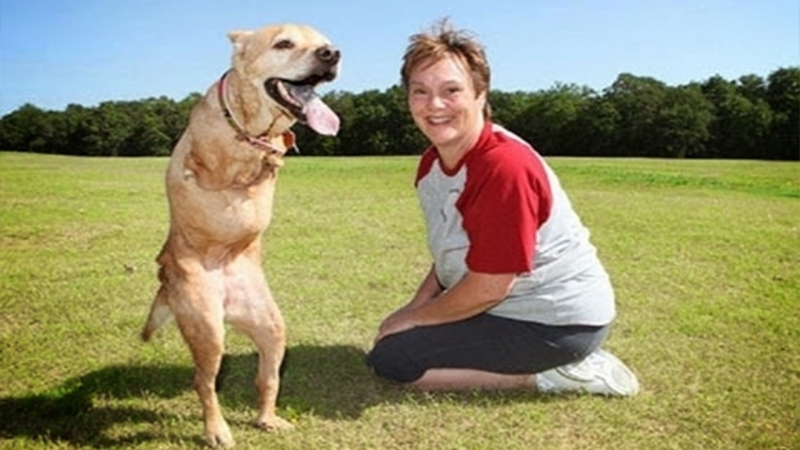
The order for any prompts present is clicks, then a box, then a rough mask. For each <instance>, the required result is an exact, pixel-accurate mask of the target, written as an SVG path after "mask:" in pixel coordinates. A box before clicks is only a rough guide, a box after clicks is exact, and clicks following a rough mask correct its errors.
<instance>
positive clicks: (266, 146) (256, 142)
mask: <svg viewBox="0 0 800 450" xmlns="http://www.w3.org/2000/svg"><path fill="white" fill-rule="evenodd" d="M228 73H230V70H228V71H227V72H225V73H224V74H222V77H220V79H219V83H217V97H219V105H220V107H221V108H222V113H223V114H224V115H225V119H226V120H227V121H228V123H229V124H230V126H231V128H233V129H234V130H235V131H236V137H237V138H238V139H239V140H242V141H246V142H247V143H249V144H250V145H252V146H253V147H256V148H259V149H261V150H264V151H266V152H268V153H270V154H272V155H281V156H282V155H283V154H284V153H285V152H284V151H282V150H281V149H279V148H278V147H276V146H274V145H272V144H270V143H269V141H268V140H267V139H266V138H267V137H268V136H267V135H268V133H269V130H267V131H266V132H264V133H263V134H261V135H260V136H253V135H251V134H249V133H247V131H245V129H244V127H243V126H242V125H241V124H240V123H239V121H238V120H236V117H234V115H233V114H232V113H231V110H230V108H228V103H227V101H226V98H227V97H226V96H227V91H226V89H225V87H226V85H227V83H226V79H227V77H228ZM283 143H284V145H285V146H286V148H287V149H290V148H294V149H295V151H297V152H298V153H299V152H300V150H299V149H298V148H297V145H296V144H295V136H294V132H292V130H286V131H285V132H284V133H283Z"/></svg>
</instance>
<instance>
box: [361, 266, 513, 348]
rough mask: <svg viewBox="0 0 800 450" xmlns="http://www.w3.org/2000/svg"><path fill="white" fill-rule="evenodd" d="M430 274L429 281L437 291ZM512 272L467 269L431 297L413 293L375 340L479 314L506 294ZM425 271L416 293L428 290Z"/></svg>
mask: <svg viewBox="0 0 800 450" xmlns="http://www.w3.org/2000/svg"><path fill="white" fill-rule="evenodd" d="M435 276H436V275H435V273H434V274H433V282H434V283H436V287H437V289H439V290H441V288H440V287H439V286H438V282H437V281H436V279H435ZM515 277H516V275H515V274H513V273H505V274H486V273H478V272H467V275H466V276H465V277H464V278H463V279H462V280H461V281H459V282H458V283H456V285H455V286H453V288H452V289H450V290H448V291H445V292H444V293H441V294H440V295H437V296H435V297H426V296H425V295H418V296H415V297H414V299H413V300H412V301H411V302H409V304H407V305H406V306H404V307H403V308H401V309H400V310H398V311H396V312H395V313H394V314H392V315H391V316H389V317H388V318H386V320H384V321H383V323H382V324H381V326H380V328H379V330H378V337H377V338H376V340H379V339H381V338H384V337H386V336H388V335H390V334H394V333H399V332H401V331H406V330H409V329H411V328H414V327H420V326H428V325H437V324H440V323H448V322H456V321H458V320H463V319H467V318H470V317H472V316H474V315H476V314H480V313H482V312H484V311H486V310H488V309H490V308H491V307H493V306H494V305H496V304H498V303H500V302H501V301H502V300H503V299H504V298H505V297H506V296H507V295H508V293H509V291H510V290H511V287H512V286H513V284H514V279H515ZM430 278H431V274H430V273H429V274H428V277H426V279H425V281H424V282H423V284H422V285H421V286H420V290H419V291H418V293H419V292H423V293H424V292H429V291H427V288H431V286H430V285H429V283H430V281H431V280H430Z"/></svg>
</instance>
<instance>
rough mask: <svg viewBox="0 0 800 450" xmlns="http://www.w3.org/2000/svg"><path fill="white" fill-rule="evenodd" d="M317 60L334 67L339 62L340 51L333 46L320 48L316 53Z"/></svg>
mask: <svg viewBox="0 0 800 450" xmlns="http://www.w3.org/2000/svg"><path fill="white" fill-rule="evenodd" d="M316 55H317V59H319V60H320V61H322V62H324V63H327V64H330V65H334V64H336V63H338V62H339V56H340V54H339V50H337V49H336V47H334V46H332V45H326V46H324V47H320V48H318V49H317V51H316Z"/></svg>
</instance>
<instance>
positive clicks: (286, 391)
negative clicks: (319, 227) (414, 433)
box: [0, 345, 405, 448]
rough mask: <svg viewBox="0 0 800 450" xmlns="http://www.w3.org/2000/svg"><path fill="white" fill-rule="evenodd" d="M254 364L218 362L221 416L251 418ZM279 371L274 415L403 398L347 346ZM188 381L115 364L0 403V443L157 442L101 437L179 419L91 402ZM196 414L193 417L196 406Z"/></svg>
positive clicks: (174, 370)
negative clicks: (244, 413) (239, 410)
mask: <svg viewBox="0 0 800 450" xmlns="http://www.w3.org/2000/svg"><path fill="white" fill-rule="evenodd" d="M257 360H258V356H257V355H256V354H255V353H251V354H242V355H227V356H226V357H225V360H224V362H223V367H222V370H221V371H220V376H219V377H218V380H217V381H218V388H221V390H220V403H221V404H222V407H223V411H224V409H225V408H226V407H237V406H247V407H250V408H253V413H254V414H255V408H256V393H255V388H254V387H253V379H254V377H255V374H256V370H257V367H256V363H257ZM282 372H283V376H282V379H281V394H280V398H279V408H281V412H282V413H283V412H284V411H286V410H288V411H289V412H290V413H291V414H313V415H316V416H321V417H325V418H330V419H338V420H342V419H343V420H354V419H357V418H358V417H360V416H361V414H362V413H363V412H364V410H365V409H367V408H368V407H369V406H370V405H374V404H377V403H381V402H386V401H387V400H388V401H400V400H401V399H402V398H403V397H404V395H405V394H404V391H403V390H402V389H400V388H398V387H397V386H393V385H390V384H387V383H382V382H378V381H377V380H376V379H375V377H373V376H372V374H371V373H370V372H369V370H368V369H367V367H366V366H365V364H364V351H363V350H361V349H359V348H356V347H354V346H343V345H336V346H315V345H299V346H294V347H291V348H289V349H288V351H287V355H286V358H285V361H284V365H283V368H282ZM191 378H192V368H191V367H190V366H188V365H187V366H178V365H144V366H129V365H116V366H109V367H106V368H103V369H99V370H96V371H93V372H90V373H88V374H86V375H83V376H81V377H77V378H73V379H70V380H67V381H66V382H64V383H63V384H61V385H58V386H56V387H54V388H52V389H50V390H48V391H47V392H45V393H43V394H36V395H28V396H19V397H14V396H10V397H3V398H0V439H9V438H19V437H25V438H29V439H31V440H34V441H38V440H49V441H66V442H69V443H71V444H73V445H74V446H83V445H91V446H94V447H99V448H108V447H118V446H121V445H127V444H135V443H140V442H144V441H148V440H152V439H157V438H158V437H157V436H156V435H154V434H151V433H148V432H140V433H139V434H136V435H134V436H127V437H124V438H111V437H108V436H107V434H106V433H104V431H106V430H108V429H110V428H112V427H113V426H114V425H115V424H118V423H158V422H161V421H165V420H166V421H169V417H166V416H178V415H179V413H175V414H172V413H170V412H168V411H163V410H161V409H159V411H155V410H153V409H148V408H146V407H144V406H130V405H126V406H116V405H119V404H122V405H125V402H119V401H117V402H97V401H96V400H97V399H114V400H125V399H134V398H140V397H143V396H145V395H148V396H155V397H159V398H167V399H169V398H174V397H177V396H179V395H183V394H185V393H186V392H187V391H190V390H191ZM226 386H228V388H227V389H226ZM234 386H235V388H234ZM131 403H133V402H131ZM108 404H113V405H115V406H108ZM101 405H105V406H101ZM197 412H198V414H199V413H200V411H199V406H198V411H197Z"/></svg>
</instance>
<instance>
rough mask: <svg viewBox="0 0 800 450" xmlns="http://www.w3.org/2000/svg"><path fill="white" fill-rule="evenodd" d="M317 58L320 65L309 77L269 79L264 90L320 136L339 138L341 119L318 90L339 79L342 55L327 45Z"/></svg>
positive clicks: (318, 53)
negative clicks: (317, 87) (321, 85)
mask: <svg viewBox="0 0 800 450" xmlns="http://www.w3.org/2000/svg"><path fill="white" fill-rule="evenodd" d="M314 56H315V58H316V61H317V64H316V67H315V68H314V69H313V70H312V71H311V73H310V74H309V75H308V76H307V77H305V78H303V79H300V80H287V79H283V78H269V79H267V81H266V82H264V89H265V90H266V91H267V94H268V95H269V96H270V97H272V98H273V99H274V100H275V101H276V102H278V104H279V105H281V106H282V107H283V108H284V109H285V110H286V111H288V112H289V114H291V115H292V116H294V117H295V118H296V119H297V120H298V121H300V122H303V123H305V124H307V125H308V126H309V127H310V128H311V129H313V130H314V131H316V132H317V133H319V134H324V135H331V136H332V135H336V133H338V132H339V117H338V116H337V115H336V114H335V113H334V112H333V111H332V110H331V109H330V108H329V107H328V105H326V104H325V103H324V102H323V101H322V100H321V99H320V98H319V95H317V93H316V92H315V91H314V88H315V87H316V86H317V85H319V84H320V83H324V82H326V81H332V80H333V79H334V78H336V75H337V73H338V71H339V60H340V58H341V53H340V52H339V50H337V49H336V48H335V47H333V46H331V45H325V46H322V47H320V48H318V49H317V50H315V51H314Z"/></svg>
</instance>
